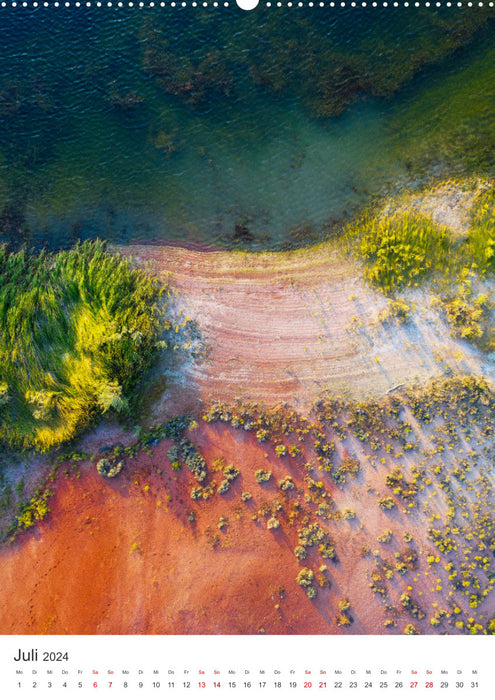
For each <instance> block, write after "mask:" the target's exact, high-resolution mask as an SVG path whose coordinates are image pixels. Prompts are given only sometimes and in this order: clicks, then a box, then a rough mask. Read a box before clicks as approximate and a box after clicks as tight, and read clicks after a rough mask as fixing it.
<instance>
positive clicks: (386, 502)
mask: <svg viewBox="0 0 495 700" xmlns="http://www.w3.org/2000/svg"><path fill="white" fill-rule="evenodd" d="M378 505H379V506H380V508H381V509H382V510H391V509H392V508H395V501H394V499H393V498H390V496H383V497H382V498H379V499H378Z"/></svg>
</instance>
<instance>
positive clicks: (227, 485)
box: [217, 479, 230, 494]
mask: <svg viewBox="0 0 495 700" xmlns="http://www.w3.org/2000/svg"><path fill="white" fill-rule="evenodd" d="M229 489H230V481H228V480H227V479H224V480H223V481H222V483H221V484H220V486H219V487H218V489H217V493H220V494H222V493H227V491H228V490H229Z"/></svg>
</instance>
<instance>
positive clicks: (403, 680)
mask: <svg viewBox="0 0 495 700" xmlns="http://www.w3.org/2000/svg"><path fill="white" fill-rule="evenodd" d="M0 643H1V648H2V678H3V684H4V686H5V685H8V686H9V689H10V692H9V695H8V697H9V698H10V697H12V698H20V699H21V698H33V699H34V698H39V699H40V700H41V699H43V700H44V699H45V698H54V699H55V698H62V697H65V698H69V697H70V698H72V697H76V698H97V697H106V698H107V697H108V698H111V697H113V698H119V700H120V698H126V697H129V698H135V697H140V698H166V697H167V698H200V697H202V698H214V697H232V698H235V697H244V698H245V697H265V698H270V699H271V698H273V697H280V698H282V697H284V698H285V697H290V698H294V699H296V698H300V697H306V698H309V697H318V698H324V697H335V698H342V699H343V700H344V699H346V698H351V697H352V698H363V697H366V698H378V697H390V698H392V697H394V698H396V697H405V696H407V697H423V694H424V696H425V697H430V698H436V697H439V698H440V697H442V698H450V697H459V698H461V697H466V698H467V697H469V698H471V697H476V696H478V697H480V698H486V697H488V694H489V693H490V689H491V688H493V685H494V683H493V681H494V680H495V679H494V675H495V674H493V671H492V668H491V666H490V664H489V657H490V655H491V652H492V648H491V647H492V645H491V640H490V639H489V638H486V637H485V638H483V639H481V638H471V639H467V638H460V637H450V638H449V637H432V638H423V639H421V640H419V639H414V640H411V639H406V638H400V637H393V638H376V637H356V638H351V637H345V638H338V637H307V636H305V637H96V638H94V637H51V638H50V637H42V638H34V639H33V638H31V637H25V638H18V637H3V638H2V639H1V642H0ZM7 679H8V683H6V680H7Z"/></svg>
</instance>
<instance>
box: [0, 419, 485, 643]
mask: <svg viewBox="0 0 495 700" xmlns="http://www.w3.org/2000/svg"><path fill="white" fill-rule="evenodd" d="M191 438H192V439H193V440H194V442H195V444H197V445H198V446H199V447H200V449H201V451H202V453H203V455H204V457H205V459H206V460H207V463H208V465H209V467H210V473H211V466H212V464H213V462H214V460H216V459H217V458H219V457H224V458H225V460H226V463H227V464H228V463H233V464H234V465H235V466H236V467H237V468H238V469H240V471H241V476H239V477H238V478H237V479H236V480H235V481H234V482H233V483H232V486H231V489H230V490H229V491H228V492H227V493H226V494H225V495H219V494H217V493H215V494H214V495H213V496H212V497H211V498H210V500H208V501H206V502H205V501H193V500H191V497H190V492H191V488H192V487H193V486H194V485H195V483H196V482H195V481H194V479H193V477H192V475H191V474H190V473H189V472H188V470H187V469H185V467H183V468H182V470H181V471H179V472H173V471H172V470H171V469H170V465H169V461H168V459H167V457H166V453H167V450H168V448H169V447H170V444H171V443H170V442H169V441H167V440H165V441H163V442H162V443H160V444H159V445H158V446H156V447H155V448H153V450H152V453H151V454H150V455H147V454H145V453H140V454H139V455H137V456H136V457H135V458H134V459H132V460H128V462H127V465H126V468H125V470H124V471H123V472H121V474H120V475H119V476H117V477H116V478H115V479H113V480H109V479H106V480H105V479H102V478H101V477H100V476H99V475H98V474H97V472H96V470H95V468H94V463H91V464H89V463H86V464H83V465H82V468H81V476H80V478H75V477H74V476H72V477H70V478H66V477H64V476H63V475H61V476H60V477H59V480H58V483H56V484H55V487H54V489H53V490H54V491H55V496H54V497H53V499H52V501H51V507H52V512H51V514H50V515H49V516H48V518H47V519H46V520H44V521H43V522H41V523H40V524H39V525H37V526H35V528H33V529H31V530H30V531H27V532H26V533H24V534H23V535H21V536H20V537H18V538H17V540H16V541H15V542H14V543H13V544H11V545H8V546H4V548H3V551H2V554H1V565H2V577H1V581H0V620H1V632H2V633H3V634H30V633H37V634H44V633H48V634H154V633H159V634H217V633H222V634H231V633H234V634H256V633H263V632H265V633H267V634H303V633H305V634H319V633H351V634H363V633H367V634H369V633H381V634H383V633H385V632H387V633H392V634H393V633H399V634H400V633H402V632H403V629H404V627H405V625H406V624H407V623H409V622H413V623H414V624H415V625H416V626H417V627H418V629H420V631H421V632H424V633H432V632H433V631H434V630H432V628H431V627H430V625H429V619H430V617H431V615H433V613H434V612H435V605H438V606H439V607H440V608H442V607H445V605H446V603H447V600H446V595H447V573H446V572H445V571H444V569H443V565H441V564H440V565H439V566H436V565H433V566H429V565H427V564H426V558H427V556H428V555H430V554H435V553H436V552H435V550H434V548H433V546H432V544H431V542H429V541H428V540H427V538H426V529H427V515H428V512H427V511H428V510H429V509H427V510H425V511H423V509H420V508H417V509H415V510H413V511H412V512H407V513H406V511H408V509H407V508H405V506H404V505H401V504H400V503H399V504H398V505H399V507H398V508H395V509H394V510H393V511H390V512H382V511H381V510H380V509H379V508H378V507H377V495H379V494H382V495H384V494H386V493H387V492H388V493H390V492H389V491H388V489H385V488H384V480H385V476H386V474H387V473H388V472H389V471H390V469H391V466H392V461H387V462H386V463H385V464H380V465H379V466H375V467H373V468H371V467H370V468H368V469H367V471H365V472H364V471H363V472H362V473H361V474H360V475H358V478H357V479H355V480H352V481H351V482H350V483H348V484H346V485H343V486H339V487H337V486H336V485H335V484H333V482H332V481H331V479H330V478H329V477H328V475H323V474H322V473H321V472H319V473H318V476H316V475H315V478H323V481H324V483H325V484H326V488H327V489H328V490H329V491H331V494H332V497H333V498H334V500H335V503H336V505H337V507H338V508H339V509H340V510H343V509H344V508H346V507H350V508H352V509H354V510H355V512H356V518H355V519H353V520H339V521H334V520H332V519H330V520H322V519H320V518H318V517H316V516H315V514H314V511H315V508H316V505H315V504H308V502H307V499H306V498H305V497H306V496H307V495H308V494H309V492H308V488H307V486H306V484H305V482H304V480H303V478H302V477H303V473H304V472H303V469H302V467H301V463H303V462H304V460H305V459H307V458H308V457H309V453H307V454H306V455H305V456H303V455H302V454H301V455H298V456H297V457H294V458H292V457H288V456H287V457H283V458H279V457H278V456H276V455H275V453H274V447H273V444H262V445H260V444H258V443H257V441H256V440H255V439H254V436H253V435H252V434H248V433H246V432H245V431H244V430H242V429H237V430H235V429H232V428H230V427H226V426H224V425H221V424H210V425H208V424H205V423H201V424H200V425H199V426H198V427H197V428H196V429H195V430H194V431H193V434H192V435H191ZM353 446H354V447H356V449H358V445H357V444H355V445H353ZM341 449H342V448H341V447H339V450H341ZM305 451H306V450H305ZM407 464H408V460H406V461H405V468H406V473H407ZM261 467H262V468H264V469H271V470H272V471H273V475H272V478H271V480H270V481H269V482H268V483H266V484H263V485H260V484H258V483H257V482H256V480H255V478H254V471H255V470H256V469H259V468H261ZM160 470H161V471H160ZM288 474H289V475H292V477H293V479H294V482H295V484H296V489H293V490H291V491H288V492H286V493H283V492H282V491H281V490H280V489H279V488H278V486H277V483H278V480H279V479H280V478H282V477H285V476H286V475H288ZM211 476H213V477H214V478H215V479H216V480H217V484H218V483H219V482H220V481H221V479H222V478H223V477H222V476H221V475H215V473H213V474H211ZM245 491H250V492H251V493H252V495H253V498H252V500H251V501H248V502H243V501H242V500H241V498H240V496H241V493H242V492H245ZM425 498H428V499H429V501H427V502H429V503H430V508H431V507H434V508H435V509H436V512H438V513H439V514H440V515H444V514H445V503H444V502H443V501H442V496H441V494H440V492H439V490H438V488H437V487H435V485H434V484H433V485H432V486H431V487H429V491H427V493H425ZM274 499H277V500H278V501H279V502H280V504H281V505H282V510H281V512H280V515H279V518H280V523H281V527H280V528H279V529H278V530H269V529H267V517H263V516H260V517H259V519H258V521H253V519H252V515H253V513H255V512H257V511H259V510H260V509H262V508H263V504H266V503H268V504H271V503H273V501H274ZM296 500H297V501H298V502H299V503H300V504H301V505H302V511H303V512H302V515H301V516H296V517H295V520H293V521H291V513H293V514H294V512H295V510H294V502H295V501H296ZM192 511H194V513H195V516H196V518H195V521H194V522H190V521H189V520H188V515H189V514H190V513H191V512H192ZM305 514H308V515H309V516H310V517H309V521H310V522H315V521H317V522H319V523H320V525H322V526H323V527H325V528H327V529H328V531H329V533H330V536H331V538H332V540H333V541H334V542H335V549H336V552H337V556H338V561H336V562H333V561H331V560H324V559H322V557H321V555H320V554H318V553H317V552H316V551H315V549H316V547H312V548H308V557H307V558H306V559H305V560H304V561H302V562H299V561H298V560H297V559H296V557H295V556H294V547H295V546H296V545H297V544H298V537H297V529H298V528H299V527H300V526H301V525H300V520H299V519H298V517H304V515H305ZM221 516H223V517H225V518H226V519H227V522H228V524H227V526H226V527H225V528H223V529H222V530H220V529H219V528H218V521H219V518H220V517H221ZM388 529H391V530H392V531H393V536H392V539H391V541H390V543H382V544H379V543H378V542H377V537H378V536H379V535H382V534H383V533H384V532H385V531H386V530H388ZM406 531H407V532H409V533H410V534H411V535H412V536H413V540H412V545H411V546H413V547H414V548H415V549H416V551H417V552H418V555H419V561H418V568H417V570H416V571H410V572H408V573H406V574H405V575H402V576H401V575H399V574H395V576H394V577H393V578H392V579H391V580H390V581H386V586H387V590H388V595H387V597H386V598H381V597H380V596H378V595H376V594H374V593H372V591H371V590H370V587H369V583H370V574H371V572H372V571H373V570H374V569H375V566H376V561H375V563H374V559H375V557H374V556H373V555H371V554H368V555H365V554H364V552H363V546H368V548H371V549H372V550H376V556H378V560H377V561H385V560H386V561H388V562H389V563H390V565H391V567H392V568H393V567H394V565H395V558H394V552H396V551H403V550H404V549H405V547H406V544H405V542H404V539H403V534H404V532H406ZM215 539H218V542H217V544H216V545H214V540H215ZM407 546H409V545H407ZM324 564H326V565H327V566H328V570H327V571H325V572H324V573H323V575H321V574H320V566H322V565H324ZM303 566H308V567H310V568H311V569H312V570H313V571H314V573H315V576H320V581H319V583H318V585H317V586H316V587H317V589H318V594H317V597H316V598H315V599H314V600H310V599H308V597H307V596H306V594H305V592H304V590H303V589H302V588H301V587H300V586H299V585H298V584H297V583H296V580H295V579H296V576H297V574H298V572H299V571H300V569H301V568H302V567H303ZM325 580H328V582H329V584H330V586H329V587H325V585H323V586H322V585H321V584H322V582H323V584H325ZM439 583H440V584H441V585H440V588H437V586H438V585H439ZM409 585H410V586H411V588H412V590H413V596H414V598H415V600H416V601H417V602H418V603H419V604H420V605H421V608H422V609H423V610H424V612H425V615H426V616H425V618H424V619H423V620H419V621H418V620H416V619H415V618H412V617H411V616H410V615H409V614H408V613H406V611H404V610H403V609H402V608H401V605H400V602H399V596H400V594H401V593H403V592H404V591H405V590H406V588H407V586H409ZM442 590H443V592H441V591H442ZM343 598H348V599H349V600H350V602H351V607H350V610H349V614H350V616H351V617H352V619H353V623H352V624H351V625H350V626H347V627H338V626H337V624H336V617H337V615H338V613H339V610H338V605H339V601H341V600H342V599H343ZM451 600H452V599H450V598H448V601H451ZM460 604H461V606H463V607H465V601H463V600H461V603H460ZM488 604H489V600H487V601H486V604H484V605H483V606H482V608H480V610H479V611H478V612H480V613H483V614H485V615H486V612H487V611H486V610H485V609H484V608H486V605H488ZM276 606H279V607H278V608H277V607H276ZM468 610H469V608H468ZM488 612H489V611H488ZM389 617H392V618H394V619H395V620H396V621H397V627H394V628H391V629H385V628H384V621H385V619H387V618H389ZM485 619H486V618H485ZM452 624H453V623H452ZM452 624H451V625H450V626H449V627H444V625H443V624H442V626H441V627H439V628H437V629H436V630H435V631H437V632H442V631H446V630H447V629H448V631H449V633H450V634H452V633H455V632H458V630H456V628H455V627H452Z"/></svg>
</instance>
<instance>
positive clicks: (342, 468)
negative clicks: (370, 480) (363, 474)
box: [330, 457, 361, 484]
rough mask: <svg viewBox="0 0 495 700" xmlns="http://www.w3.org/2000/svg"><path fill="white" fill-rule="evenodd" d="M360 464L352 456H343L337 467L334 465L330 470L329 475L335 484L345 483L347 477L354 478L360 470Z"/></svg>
mask: <svg viewBox="0 0 495 700" xmlns="http://www.w3.org/2000/svg"><path fill="white" fill-rule="evenodd" d="M360 468H361V467H360V464H359V461H358V460H357V459H354V458H352V457H344V459H343V460H342V462H341V463H340V465H339V466H338V467H334V468H333V469H332V471H331V472H330V476H331V477H332V479H333V480H334V481H335V482H336V483H337V484H345V483H346V482H347V479H348V478H349V477H351V478H355V477H356V476H357V474H358V473H359V470H360Z"/></svg>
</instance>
